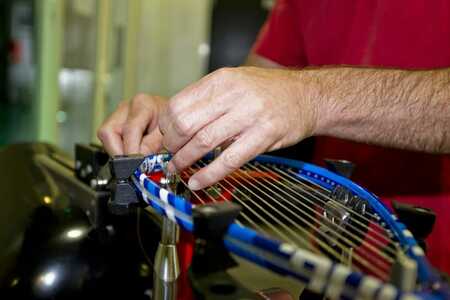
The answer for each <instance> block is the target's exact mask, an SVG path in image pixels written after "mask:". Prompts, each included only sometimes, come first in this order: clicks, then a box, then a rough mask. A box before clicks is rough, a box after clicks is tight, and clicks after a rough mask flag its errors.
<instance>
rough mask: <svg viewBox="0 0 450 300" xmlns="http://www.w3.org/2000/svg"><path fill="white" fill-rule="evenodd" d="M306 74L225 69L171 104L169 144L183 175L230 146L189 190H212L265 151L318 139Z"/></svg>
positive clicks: (164, 117)
mask: <svg viewBox="0 0 450 300" xmlns="http://www.w3.org/2000/svg"><path fill="white" fill-rule="evenodd" d="M300 73H301V71H294V70H275V69H262V68H254V67H239V68H224V69H220V70H218V71H215V72H213V73H211V74H209V75H207V76H205V77H204V78H203V79H201V80H200V81H198V82H197V83H194V84H192V85H190V86H188V87H187V88H186V89H184V90H182V91H181V92H180V93H178V94H177V95H175V96H174V97H173V98H172V99H170V101H169V105H167V106H166V109H165V111H163V112H162V114H161V116H160V119H159V128H160V130H161V132H162V133H163V145H164V146H165V147H166V148H167V149H168V150H169V151H170V152H172V153H174V156H173V158H172V160H171V162H170V163H169V166H168V169H169V171H171V172H175V171H177V170H178V171H180V170H183V169H185V168H187V167H189V166H190V165H192V164H193V163H195V162H196V161H197V160H198V159H200V158H201V157H203V156H204V155H205V154H206V153H208V152H209V151H211V150H213V149H214V148H215V147H217V146H220V145H222V144H224V143H226V144H229V146H228V147H227V148H226V149H225V150H224V151H223V152H222V153H221V154H220V155H219V157H217V158H216V159H215V160H214V161H213V162H211V163H210V164H209V165H208V166H206V167H204V168H202V169H201V170H200V171H198V172H197V173H195V174H194V175H193V176H192V177H191V179H190V180H189V187H190V188H191V189H192V190H197V189H200V188H204V187H206V186H209V185H211V184H213V183H215V182H217V181H219V180H220V179H222V178H223V177H225V176H226V175H227V174H229V173H231V172H232V171H234V170H235V169H237V168H239V167H240V166H241V165H243V164H244V163H246V162H247V161H249V160H251V159H252V158H254V157H255V156H257V155H258V154H260V153H263V152H265V151H272V150H276V149H279V148H282V147H286V146H289V145H292V144H295V143H297V142H298V141H300V140H301V139H304V138H306V137H308V136H310V135H312V133H313V131H314V128H315V124H316V112H315V110H316V108H315V107H314V105H313V104H312V102H311V99H312V97H309V96H308V95H307V93H306V91H307V89H306V88H305V84H304V82H302V80H301V77H300Z"/></svg>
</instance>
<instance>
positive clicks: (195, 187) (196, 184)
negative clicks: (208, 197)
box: [188, 178, 200, 191]
mask: <svg viewBox="0 0 450 300" xmlns="http://www.w3.org/2000/svg"><path fill="white" fill-rule="evenodd" d="M188 185H189V189H191V190H192V191H196V190H199V189H200V182H198V180H197V179H195V178H191V179H189V183H188Z"/></svg>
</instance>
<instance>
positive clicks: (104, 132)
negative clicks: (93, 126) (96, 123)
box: [97, 126, 109, 142]
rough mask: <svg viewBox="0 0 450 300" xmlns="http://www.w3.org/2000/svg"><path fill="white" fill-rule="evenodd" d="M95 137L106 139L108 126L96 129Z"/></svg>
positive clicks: (101, 139)
mask: <svg viewBox="0 0 450 300" xmlns="http://www.w3.org/2000/svg"><path fill="white" fill-rule="evenodd" d="M97 137H98V138H99V140H100V141H102V142H103V141H106V140H108V137H109V130H108V128H107V127H105V126H102V127H100V128H99V129H98V130H97Z"/></svg>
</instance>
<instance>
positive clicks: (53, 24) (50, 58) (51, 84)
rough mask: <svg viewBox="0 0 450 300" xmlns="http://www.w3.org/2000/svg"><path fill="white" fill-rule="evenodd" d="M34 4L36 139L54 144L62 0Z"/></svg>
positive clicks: (56, 133)
mask: <svg viewBox="0 0 450 300" xmlns="http://www.w3.org/2000/svg"><path fill="white" fill-rule="evenodd" d="M35 3H36V12H37V28H38V34H37V37H38V43H37V57H38V70H37V71H38V72H37V82H38V86H37V96H36V98H37V101H36V109H35V118H36V124H37V138H38V140H41V141H46V142H50V143H53V144H56V143H57V142H58V127H57V124H56V113H57V111H58V107H59V82H58V75H59V71H60V68H61V52H62V51H61V47H62V36H63V30H64V26H63V25H64V24H63V12H64V1H63V0H39V1H35Z"/></svg>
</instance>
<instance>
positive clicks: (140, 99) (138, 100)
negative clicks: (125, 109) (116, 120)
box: [133, 93, 151, 106]
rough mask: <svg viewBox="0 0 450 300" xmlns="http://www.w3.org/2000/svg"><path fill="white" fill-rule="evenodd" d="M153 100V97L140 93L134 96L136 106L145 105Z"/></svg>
mask: <svg viewBox="0 0 450 300" xmlns="http://www.w3.org/2000/svg"><path fill="white" fill-rule="evenodd" d="M150 99H151V97H150V96H149V95H147V94H144V93H139V94H137V95H136V96H134V98H133V104H134V105H138V106H139V105H145V104H146V103H147V102H148V101H149V100H150Z"/></svg>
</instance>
